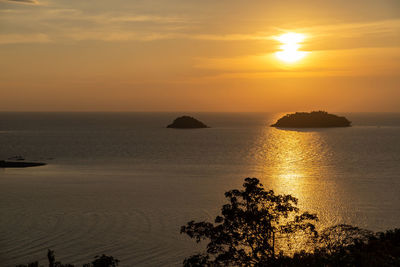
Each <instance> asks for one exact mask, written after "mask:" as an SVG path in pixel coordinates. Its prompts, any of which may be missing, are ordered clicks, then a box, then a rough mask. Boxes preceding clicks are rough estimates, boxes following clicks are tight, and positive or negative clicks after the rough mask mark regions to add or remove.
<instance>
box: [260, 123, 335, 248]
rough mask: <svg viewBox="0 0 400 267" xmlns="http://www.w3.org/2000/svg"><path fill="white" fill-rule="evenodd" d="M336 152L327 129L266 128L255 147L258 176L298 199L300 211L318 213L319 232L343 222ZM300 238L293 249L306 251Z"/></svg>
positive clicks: (266, 182)
mask: <svg viewBox="0 0 400 267" xmlns="http://www.w3.org/2000/svg"><path fill="white" fill-rule="evenodd" d="M333 154H334V152H333V149H332V148H331V147H330V145H329V144H328V143H327V142H326V140H325V138H324V130H315V131H313V130H304V131H302V130H299V131H296V130H283V129H276V128H271V127H266V128H265V129H264V130H263V132H262V133H261V134H260V137H259V140H258V141H257V143H256V144H255V151H254V154H253V157H254V158H255V161H256V164H255V165H256V166H258V167H257V170H255V176H257V177H260V180H261V183H262V184H263V185H264V187H265V188H266V189H267V190H270V189H272V190H274V191H275V193H278V194H291V195H292V196H294V197H296V198H298V200H299V202H298V207H299V208H300V212H304V211H309V212H311V213H317V215H318V217H319V219H320V221H319V222H318V223H317V227H318V228H319V229H322V228H325V227H328V226H332V225H335V224H338V223H340V222H342V221H343V217H342V215H341V204H340V203H341V200H340V199H338V198H339V197H338V195H337V192H338V186H340V185H339V184H338V183H337V182H336V181H335V179H334V178H333V176H334V172H335V170H333V169H332V168H331V166H332V164H331V163H330V161H331V160H334V159H333V158H334V157H333ZM305 242H306V240H305V239H303V238H302V237H301V236H299V237H297V238H296V241H295V242H294V243H295V244H297V246H296V247H297V248H296V247H292V248H293V249H298V248H302V247H303V248H304V246H305Z"/></svg>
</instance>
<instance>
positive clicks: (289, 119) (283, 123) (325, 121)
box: [271, 111, 351, 128]
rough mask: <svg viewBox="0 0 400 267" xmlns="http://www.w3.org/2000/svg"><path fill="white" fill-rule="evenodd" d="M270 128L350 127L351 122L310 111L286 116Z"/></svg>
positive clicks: (320, 112)
mask: <svg viewBox="0 0 400 267" xmlns="http://www.w3.org/2000/svg"><path fill="white" fill-rule="evenodd" d="M271 126H272V127H281V128H327V127H350V126H351V122H350V121H349V120H348V119H347V118H345V117H341V116H337V115H334V114H329V113H328V112H325V111H312V112H296V113H292V114H286V115H285V116H283V117H282V118H280V119H279V120H278V121H277V122H276V123H274V124H272V125H271Z"/></svg>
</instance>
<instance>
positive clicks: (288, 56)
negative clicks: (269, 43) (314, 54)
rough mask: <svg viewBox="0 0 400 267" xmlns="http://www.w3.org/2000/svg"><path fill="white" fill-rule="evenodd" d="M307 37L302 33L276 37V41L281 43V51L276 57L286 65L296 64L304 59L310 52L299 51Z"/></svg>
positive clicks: (290, 33)
mask: <svg viewBox="0 0 400 267" xmlns="http://www.w3.org/2000/svg"><path fill="white" fill-rule="evenodd" d="M305 38H306V36H305V35H304V34H301V33H294V32H289V33H285V34H282V35H280V36H277V37H275V40H277V41H279V42H281V43H282V44H283V45H281V46H280V49H281V51H278V52H276V53H275V56H276V57H277V58H278V59H279V60H282V61H284V62H286V63H294V62H296V61H299V60H300V59H302V58H304V57H305V56H306V55H307V53H308V52H304V51H298V49H299V48H300V44H299V43H301V42H303V41H304V39H305Z"/></svg>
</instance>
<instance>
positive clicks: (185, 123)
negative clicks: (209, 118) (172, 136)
mask: <svg viewBox="0 0 400 267" xmlns="http://www.w3.org/2000/svg"><path fill="white" fill-rule="evenodd" d="M167 128H178V129H195V128H209V127H208V126H207V125H205V124H204V123H202V122H201V121H199V120H197V119H195V118H193V117H190V116H182V117H179V118H176V119H175V120H174V122H173V123H172V124H170V125H168V126H167Z"/></svg>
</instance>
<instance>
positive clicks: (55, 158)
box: [0, 113, 400, 266]
mask: <svg viewBox="0 0 400 267" xmlns="http://www.w3.org/2000/svg"><path fill="white" fill-rule="evenodd" d="M179 115H182V114H174V113H52V114H50V113H0V159H7V158H9V157H12V156H16V155H21V156H23V157H25V158H26V160H35V161H43V162H47V163H48V165H47V166H44V167H36V168H27V169H0V263H1V264H0V265H1V266H15V265H16V264H19V263H27V262H28V261H33V260H41V261H42V264H44V263H45V258H46V252H47V249H48V248H51V249H54V250H55V251H56V256H57V259H58V260H61V261H63V262H68V263H74V264H80V263H84V262H89V261H90V260H91V259H92V258H93V257H94V256H95V255H97V254H101V253H105V254H108V255H113V256H115V257H116V258H118V259H120V260H121V265H122V266H133V265H135V266H174V265H179V264H181V262H182V261H183V259H184V258H185V257H187V256H189V255H191V254H192V253H194V252H196V251H198V250H199V249H201V247H199V246H198V245H196V244H195V242H194V241H192V240H189V239H188V238H186V237H185V236H182V235H180V234H179V229H180V226H181V225H183V224H185V223H186V222H187V221H190V220H192V219H195V220H204V219H206V220H212V219H213V218H214V217H215V216H216V215H217V213H218V212H219V209H220V207H221V205H222V204H223V203H224V197H223V193H224V192H225V191H227V190H229V189H233V188H239V187H241V185H242V184H243V179H244V178H245V177H248V176H251V177H258V178H259V179H260V180H261V181H262V183H263V184H264V185H265V187H267V188H269V189H273V190H275V191H276V192H278V193H286V194H292V195H294V196H296V197H298V198H299V205H300V207H301V208H302V209H303V210H309V211H311V212H316V213H318V215H319V217H320V227H324V226H330V225H333V224H337V223H347V224H354V225H357V226H359V227H364V228H368V229H371V230H375V231H378V230H385V229H389V228H394V227H400V193H399V192H400V114H394V113H385V114H376V113H348V114H343V115H346V116H347V118H349V119H350V120H351V121H353V125H354V127H351V128H334V129H313V130H280V129H275V128H271V127H268V125H269V124H271V123H272V122H273V121H274V120H276V119H277V118H278V117H279V116H280V115H282V114H268V113H264V114H261V113H248V114H246V113H236V114H235V113H197V114H188V115H193V116H195V117H197V118H198V119H200V120H202V121H203V122H205V123H206V124H208V125H210V126H212V128H209V129H197V130H176V129H167V128H165V126H166V125H167V124H169V123H170V122H171V121H172V120H173V119H174V118H175V117H177V116H179Z"/></svg>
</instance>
